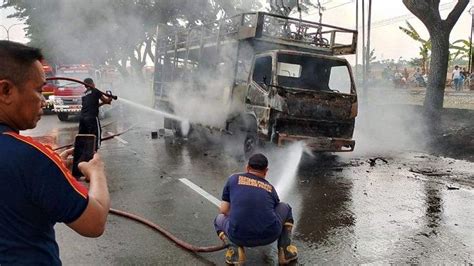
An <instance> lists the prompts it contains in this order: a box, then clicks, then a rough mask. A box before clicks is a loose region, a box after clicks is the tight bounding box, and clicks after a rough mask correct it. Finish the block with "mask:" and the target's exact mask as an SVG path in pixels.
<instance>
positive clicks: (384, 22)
mask: <svg viewBox="0 0 474 266" xmlns="http://www.w3.org/2000/svg"><path fill="white" fill-rule="evenodd" d="M456 2H457V1H451V2H450V3H446V4H442V5H440V6H439V10H440V11H443V10H446V9H450V8H453V7H454V6H455V4H456ZM414 17H415V15H413V14H411V13H408V14H404V15H401V16H396V17H392V18H388V19H383V20H378V21H375V22H374V23H372V28H379V27H385V26H388V25H391V24H394V23H397V22H399V21H402V20H407V19H411V18H414Z"/></svg>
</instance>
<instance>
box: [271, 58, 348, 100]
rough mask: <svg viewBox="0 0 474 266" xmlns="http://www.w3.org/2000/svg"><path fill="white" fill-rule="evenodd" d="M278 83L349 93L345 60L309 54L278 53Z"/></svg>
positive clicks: (306, 88)
mask: <svg viewBox="0 0 474 266" xmlns="http://www.w3.org/2000/svg"><path fill="white" fill-rule="evenodd" d="M277 75H278V80H277V82H278V85H279V86H283V87H290V88H294V89H305V90H315V91H328V92H340V93H346V94H350V93H351V77H350V72H349V68H348V67H347V65H346V64H345V62H342V61H338V60H328V59H327V58H318V57H311V56H296V55H290V54H279V55H278V63H277Z"/></svg>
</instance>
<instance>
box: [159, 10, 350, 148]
mask: <svg viewBox="0 0 474 266" xmlns="http://www.w3.org/2000/svg"><path fill="white" fill-rule="evenodd" d="M157 32H158V38H157V46H156V53H155V76H154V92H155V96H156V102H155V105H156V107H157V108H159V109H164V110H166V111H172V112H173V113H175V114H177V115H178V116H184V117H189V119H190V122H191V123H196V122H197V123H200V124H204V125H209V126H216V127H221V128H224V127H225V128H226V129H227V130H228V131H230V132H232V133H237V134H238V133H243V134H242V135H244V138H243V144H244V150H245V151H246V152H249V151H251V150H252V149H253V148H254V146H255V144H256V143H257V142H259V141H270V142H273V143H275V144H278V145H283V144H285V143H287V142H292V141H297V140H298V141H304V142H305V143H306V144H307V145H308V146H309V147H311V148H312V149H313V150H314V151H330V152H341V151H352V150H353V149H354V145H355V141H354V140H353V139H352V135H353V131H354V122H355V117H356V116H357V95H356V88H355V84H354V78H353V76H352V72H351V68H350V65H349V63H348V62H347V60H346V59H344V58H340V57H338V55H348V54H354V53H355V51H356V44H357V31H355V30H349V29H344V28H340V27H335V26H330V25H326V24H321V23H314V22H310V21H304V20H298V19H293V18H288V17H283V16H279V15H274V14H268V13H264V12H256V13H244V14H240V15H237V16H234V17H231V18H226V19H223V20H220V21H216V22H213V23H210V24H203V25H201V26H199V27H196V28H190V29H185V30H181V31H174V32H172V31H170V30H169V29H164V28H162V27H159V28H158V31H157ZM210 88H212V90H213V92H212V93H211V94H210V96H209V94H207V96H206V97H207V98H205V99H204V100H201V103H200V104H201V105H218V106H219V108H218V110H219V111H218V113H219V115H222V116H223V117H224V119H220V120H219V119H217V120H216V121H218V122H216V121H214V120H213V119H211V117H214V116H216V114H213V113H208V114H205V115H203V114H202V111H200V110H196V109H195V110H192V111H191V112H187V113H186V112H183V110H186V107H189V102H188V101H186V99H187V98H192V97H195V96H196V95H197V96H199V95H206V94H205V93H204V92H209V89H210ZM198 109H199V108H198ZM195 113H200V114H201V115H203V116H204V117H205V116H206V115H207V117H208V119H201V120H200V119H193V114H195ZM165 128H172V129H174V130H175V131H178V132H179V131H180V127H179V123H177V122H176V121H172V120H170V119H165Z"/></svg>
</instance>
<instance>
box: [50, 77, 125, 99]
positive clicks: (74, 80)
mask: <svg viewBox="0 0 474 266" xmlns="http://www.w3.org/2000/svg"><path fill="white" fill-rule="evenodd" d="M46 80H68V81H73V82H77V83H80V84H82V85H84V86H86V87H90V88H92V89H95V90H98V91H99V92H100V93H102V95H105V96H107V97H111V98H112V99H114V100H117V99H118V97H117V96H116V95H113V94H112V93H111V92H110V93H109V92H103V91H101V90H99V89H97V88H95V87H93V86H91V85H90V84H87V83H85V82H83V81H80V80H78V79H73V78H66V77H49V78H46Z"/></svg>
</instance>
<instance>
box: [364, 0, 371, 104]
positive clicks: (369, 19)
mask: <svg viewBox="0 0 474 266" xmlns="http://www.w3.org/2000/svg"><path fill="white" fill-rule="evenodd" d="M371 21H372V0H369V11H368V14H367V48H366V49H367V50H366V56H365V60H366V62H365V75H366V77H365V78H366V79H367V76H368V75H369V74H370V28H371V27H370V25H371ZM365 92H366V97H367V88H365ZM366 100H367V98H366Z"/></svg>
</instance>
